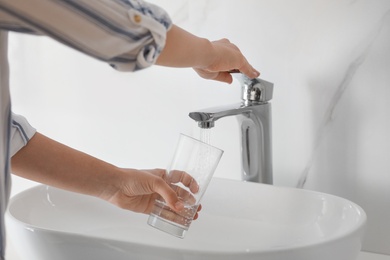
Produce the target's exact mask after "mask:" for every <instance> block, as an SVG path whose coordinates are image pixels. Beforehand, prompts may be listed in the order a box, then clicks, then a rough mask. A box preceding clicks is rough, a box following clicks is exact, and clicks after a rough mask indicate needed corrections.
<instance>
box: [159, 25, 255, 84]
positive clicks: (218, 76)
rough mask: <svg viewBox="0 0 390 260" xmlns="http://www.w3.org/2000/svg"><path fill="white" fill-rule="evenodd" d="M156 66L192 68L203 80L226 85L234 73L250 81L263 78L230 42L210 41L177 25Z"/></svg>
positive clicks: (170, 33) (169, 34)
mask: <svg viewBox="0 0 390 260" xmlns="http://www.w3.org/2000/svg"><path fill="white" fill-rule="evenodd" d="M156 64H157V65H161V66H167V67H182V68H183V67H186V68H193V69H194V70H195V71H196V72H197V73H198V74H199V75H200V76H201V77H202V78H205V79H213V80H218V81H222V82H226V83H231V82H232V81H233V78H232V76H231V75H230V72H231V71H239V72H241V73H243V74H245V75H246V76H248V77H249V78H256V77H258V76H259V75H260V73H259V72H258V71H257V70H256V69H254V68H253V67H252V65H250V64H249V62H248V61H247V59H246V58H245V57H244V55H243V54H242V53H241V51H240V49H239V48H238V47H237V46H236V45H234V44H233V43H231V42H230V41H229V40H227V39H221V40H218V41H209V40H208V39H205V38H201V37H198V36H195V35H193V34H191V33H189V32H187V31H186V30H183V29H181V28H180V27H178V26H176V25H173V26H172V28H171V29H170V30H169V31H168V32H167V38H166V42H165V47H164V49H163V50H162V52H161V53H160V56H159V57H158V58H157V61H156Z"/></svg>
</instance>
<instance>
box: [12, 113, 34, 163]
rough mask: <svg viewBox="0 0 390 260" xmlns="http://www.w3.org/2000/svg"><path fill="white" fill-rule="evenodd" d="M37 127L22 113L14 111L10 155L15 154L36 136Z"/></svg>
mask: <svg viewBox="0 0 390 260" xmlns="http://www.w3.org/2000/svg"><path fill="white" fill-rule="evenodd" d="M35 133H36V129H35V128H33V127H32V126H31V125H30V124H29V123H28V122H27V120H26V119H25V118H24V117H23V116H20V115H17V114H14V113H12V119H11V138H10V155H11V157H12V156H14V155H15V154H16V153H17V152H18V151H19V150H20V149H21V148H22V147H23V146H25V145H26V144H27V142H28V141H29V140H30V139H31V137H33V136H34V134H35Z"/></svg>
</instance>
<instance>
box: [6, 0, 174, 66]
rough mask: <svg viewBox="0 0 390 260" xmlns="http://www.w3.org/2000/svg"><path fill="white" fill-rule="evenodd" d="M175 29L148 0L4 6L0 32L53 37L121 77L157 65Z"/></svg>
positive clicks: (26, 1)
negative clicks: (170, 32)
mask: <svg viewBox="0 0 390 260" xmlns="http://www.w3.org/2000/svg"><path fill="white" fill-rule="evenodd" d="M171 25H172V21H171V19H170V17H169V16H168V14H167V13H166V12H165V11H164V10H163V9H161V8H159V7H157V6H155V5H152V4H150V3H146V2H143V1H142V0H138V1H136V0H0V28H2V29H6V30H11V31H17V32H25V33H33V34H39V35H46V36H49V37H51V38H53V39H56V40H58V41H59V42H62V43H64V44H66V45H67V46H69V47H71V48H74V49H76V50H79V51H81V52H83V53H85V54H87V55H89V56H92V57H95V58H97V59H99V60H102V61H104V62H107V63H109V64H110V65H111V66H112V67H114V68H116V69H117V70H120V71H136V70H139V69H143V68H146V67H149V66H151V65H152V64H154V63H155V62H156V59H157V57H158V55H159V54H160V52H161V51H162V49H163V48H164V46H165V40H166V32H167V30H169V29H170V27H171Z"/></svg>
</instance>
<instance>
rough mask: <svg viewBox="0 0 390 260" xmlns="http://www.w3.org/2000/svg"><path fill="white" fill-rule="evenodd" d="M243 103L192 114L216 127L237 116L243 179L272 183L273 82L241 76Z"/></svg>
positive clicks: (201, 123) (202, 124)
mask: <svg viewBox="0 0 390 260" xmlns="http://www.w3.org/2000/svg"><path fill="white" fill-rule="evenodd" d="M236 78H238V80H239V81H240V83H241V87H242V102H241V103H238V104H233V105H228V106H223V107H216V108H209V109H203V110H200V111H197V112H191V113H190V114H189V116H190V117H191V118H192V119H194V120H195V121H197V122H198V126H199V127H201V128H212V127H214V125H215V121H217V120H218V119H220V118H223V117H226V116H236V117H237V119H238V123H239V127H240V129H241V157H242V158H241V160H242V180H243V181H252V182H259V183H266V184H272V140H271V103H269V101H270V100H271V99H272V93H273V84H272V83H270V82H267V81H265V80H262V79H259V78H256V79H249V78H248V77H246V76H244V75H243V74H239V75H237V77H236Z"/></svg>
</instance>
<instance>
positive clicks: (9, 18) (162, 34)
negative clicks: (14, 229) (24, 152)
mask: <svg viewBox="0 0 390 260" xmlns="http://www.w3.org/2000/svg"><path fill="white" fill-rule="evenodd" d="M171 24H172V22H171V20H170V18H169V16H168V15H167V13H166V12H165V11H164V10H162V9H160V8H159V7H157V6H155V5H152V4H149V3H146V2H143V1H141V0H138V1H137V0H0V260H2V259H4V254H5V231H4V212H5V209H6V206H7V202H8V197H9V190H10V184H9V183H10V176H9V169H10V165H9V162H10V157H11V156H12V155H13V154H15V153H16V152H17V151H18V150H19V149H21V148H22V147H23V146H24V145H26V143H27V142H28V141H29V139H30V138H31V137H32V136H33V135H34V134H35V129H34V128H33V127H31V126H30V125H29V124H28V122H27V121H26V120H25V119H24V118H23V117H22V116H18V115H15V114H13V113H12V112H11V102H10V94H9V93H10V91H9V71H8V61H7V31H14V32H21V33H29V34H36V35H44V36H49V37H51V38H53V39H55V40H57V41H59V42H61V43H63V44H65V45H67V46H69V47H71V48H74V49H76V50H79V51H80V52H82V53H85V54H87V55H89V56H91V57H94V58H96V59H98V60H100V61H103V62H106V63H108V64H109V65H111V66H112V67H113V68H115V69H117V70H119V71H137V70H140V69H143V68H146V67H149V66H151V65H153V64H154V63H155V61H156V59H157V57H158V55H159V54H160V52H161V51H162V49H163V48H164V45H165V40H166V32H167V30H169V29H170V26H171Z"/></svg>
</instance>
